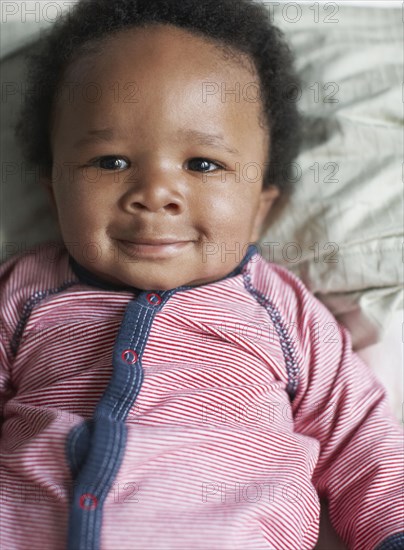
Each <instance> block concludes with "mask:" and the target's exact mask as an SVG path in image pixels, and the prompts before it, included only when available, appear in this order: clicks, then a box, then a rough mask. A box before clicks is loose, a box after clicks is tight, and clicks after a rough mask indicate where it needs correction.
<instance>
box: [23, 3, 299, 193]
mask: <svg viewBox="0 0 404 550" xmlns="http://www.w3.org/2000/svg"><path fill="white" fill-rule="evenodd" d="M150 24H169V25H174V26H177V27H180V28H183V29H185V30H188V31H190V32H192V33H194V34H197V35H198V36H201V37H205V38H207V39H209V40H211V41H212V42H213V43H214V44H215V45H216V46H218V47H219V48H220V49H222V50H223V51H224V53H225V54H226V55H227V56H229V55H232V56H233V57H234V58H235V59H236V58H237V57H239V58H240V57H242V56H240V54H246V55H247V59H249V60H250V62H251V61H252V62H253V66H254V69H255V71H256V72H257V74H258V77H259V84H260V100H261V104H262V105H261V106H262V113H263V115H262V117H261V125H263V127H265V128H266V129H267V130H268V131H269V136H270V151H269V154H268V159H267V169H266V172H265V174H264V176H263V187H264V188H266V187H268V186H269V185H275V186H276V187H278V189H279V191H280V192H281V193H282V194H284V195H286V194H288V193H291V192H292V191H293V187H294V186H293V176H292V164H293V161H294V160H295V158H296V157H297V155H298V153H299V151H300V146H301V142H302V135H303V130H302V127H303V124H302V120H303V119H302V115H301V114H300V113H299V111H298V109H297V105H296V102H295V101H294V98H293V94H294V92H295V91H296V89H298V88H300V87H301V81H300V78H299V76H298V75H297V73H296V71H295V68H294V55H293V53H292V51H291V49H290V48H289V45H288V44H287V41H286V39H285V37H284V34H283V33H282V31H281V30H280V29H279V28H278V27H276V26H275V25H274V24H273V23H272V22H271V20H270V16H269V14H268V13H267V11H266V8H265V6H264V5H263V4H259V3H256V2H254V1H253V0H181V1H178V0H79V2H78V3H77V4H75V5H74V6H73V8H72V9H71V10H70V11H69V12H66V13H64V14H63V15H62V16H61V17H60V18H59V19H58V20H57V21H56V22H55V23H54V25H52V27H50V28H49V29H47V30H46V31H45V32H44V33H43V34H42V36H41V39H40V40H38V41H37V43H36V44H35V46H34V47H33V48H32V49H31V52H30V53H28V55H27V56H26V62H27V68H28V71H27V78H28V88H29V89H30V90H31V93H30V94H29V95H27V96H26V97H25V101H24V103H23V106H22V109H21V112H20V117H19V120H18V122H17V125H16V128H15V136H16V139H17V142H18V143H19V145H20V147H21V150H22V154H23V156H24V158H25V160H26V162H27V163H28V164H30V165H33V166H35V167H36V168H38V167H39V168H40V170H41V171H42V173H44V174H45V175H46V176H48V177H49V176H50V175H51V172H52V148H51V140H50V129H51V126H52V117H53V112H54V107H55V104H56V101H55V100H56V97H57V94H58V92H59V90H60V87H61V86H62V84H63V76H64V75H65V73H66V70H67V68H68V67H71V65H72V64H73V63H74V62H75V61H77V60H78V59H79V58H80V56H82V55H85V54H86V53H88V52H94V51H96V48H97V47H100V46H101V45H102V41H103V40H105V39H107V38H108V37H110V36H111V35H112V34H114V33H116V32H119V31H121V30H124V29H127V28H133V27H145V26H148V25H150ZM244 57H245V55H244ZM262 121H263V122H262Z"/></svg>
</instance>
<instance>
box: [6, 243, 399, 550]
mask: <svg viewBox="0 0 404 550" xmlns="http://www.w3.org/2000/svg"><path fill="white" fill-rule="evenodd" d="M0 299H1V311H0V323H1V325H0V331H1V332H0V336H1V338H0V362H1V370H0V375H1V399H2V437H1V444H2V446H1V495H0V498H1V535H0V536H1V539H0V547H1V549H4V550H27V549H28V548H29V549H30V550H56V549H57V550H63V549H66V550H90V549H91V550H96V549H101V550H134V549H139V550H146V549H147V550H238V549H240V550H260V549H262V550H264V549H265V550H271V549H276V550H309V549H312V548H313V547H314V546H315V544H316V541H317V537H318V532H319V513H320V501H319V497H321V498H324V499H327V500H328V505H329V514H330V518H331V521H332V523H333V526H334V528H335V529H336V531H337V532H338V533H339V535H340V536H341V537H342V539H343V540H344V541H345V543H346V545H347V546H348V548H350V549H354V550H375V548H377V549H378V550H387V549H398V548H404V542H403V541H404V526H403V516H404V506H403V497H402V494H403V484H404V483H403V478H404V475H403V474H404V465H403V445H404V440H403V432H402V429H401V428H400V426H399V424H398V422H397V421H396V420H395V418H394V416H393V414H392V412H391V411H390V409H389V406H388V402H387V397H386V393H385V391H384V388H383V387H382V386H381V385H380V383H379V382H378V381H377V379H376V377H375V375H373V373H372V372H371V371H370V369H369V368H368V367H367V366H366V365H365V364H364V363H363V362H362V361H361V359H360V358H359V357H358V356H357V355H356V354H355V353H354V352H353V351H352V348H351V338H350V335H349V333H348V331H347V330H346V329H345V328H344V327H343V326H342V325H339V324H338V323H337V321H336V320H335V319H334V317H333V316H332V315H331V313H330V312H329V311H328V310H327V309H326V308H325V307H324V306H323V305H322V304H321V303H320V302H319V301H318V300H317V299H316V298H315V297H314V296H313V295H312V294H311V293H310V292H309V291H308V290H307V289H306V287H305V286H304V285H303V283H302V282H301V281H300V280H299V279H298V278H297V277H296V276H295V275H293V274H292V273H290V272H289V271H287V270H286V269H285V268H283V267H281V266H278V265H275V264H271V263H269V262H267V261H266V260H264V259H263V258H262V257H261V256H260V255H259V254H257V253H256V251H255V249H254V247H253V246H250V247H249V249H248V252H247V254H246V256H245V257H244V258H243V259H242V261H241V262H240V264H239V266H238V267H237V268H236V269H235V270H234V271H233V272H232V273H230V274H229V275H228V276H227V277H225V278H223V279H221V280H219V281H216V282H214V283H210V284H205V285H201V286H198V287H179V288H176V289H173V290H169V291H164V292H159V291H154V290H153V289H151V290H150V291H143V290H139V289H135V288H130V287H125V288H119V287H116V286H114V285H112V284H108V283H104V282H103V281H101V280H99V279H98V278H97V277H96V276H95V275H93V274H92V273H90V272H89V271H88V270H86V269H85V268H84V267H83V266H80V265H79V264H77V263H76V262H75V261H74V259H73V258H72V257H71V256H70V255H69V254H68V252H67V250H66V249H65V248H64V247H63V246H62V245H59V244H57V243H47V244H45V245H38V246H37V247H34V248H33V249H31V250H30V251H26V252H24V253H20V254H18V255H16V256H13V257H12V258H10V259H8V260H7V261H6V262H5V263H3V264H2V265H1V266H0Z"/></svg>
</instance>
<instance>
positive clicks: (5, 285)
mask: <svg viewBox="0 0 404 550" xmlns="http://www.w3.org/2000/svg"><path fill="white" fill-rule="evenodd" d="M69 274H70V268H69V255H68V251H67V249H66V247H65V246H64V244H63V243H60V242H56V241H49V242H46V243H41V244H37V245H34V246H31V247H30V248H29V249H27V250H25V251H23V252H19V253H17V254H14V255H13V256H12V257H10V258H8V259H7V260H6V261H4V262H3V263H2V264H0V302H1V305H2V309H3V308H6V307H7V304H9V303H10V300H12V301H13V303H14V304H17V303H19V304H21V302H24V301H25V300H27V299H28V298H29V297H30V296H32V295H33V294H35V293H39V292H46V291H47V290H49V289H52V288H56V287H58V286H60V285H61V284H63V282H64V280H65V279H66V277H67V278H68V277H69Z"/></svg>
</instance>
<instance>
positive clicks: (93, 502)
mask: <svg viewBox="0 0 404 550" xmlns="http://www.w3.org/2000/svg"><path fill="white" fill-rule="evenodd" d="M86 500H91V504H90V505H88V504H85V501H86ZM97 505H98V499H97V497H96V496H95V495H92V494H91V493H84V495H81V497H80V508H83V510H94V509H95V508H97Z"/></svg>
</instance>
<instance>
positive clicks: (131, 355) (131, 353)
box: [121, 349, 138, 365]
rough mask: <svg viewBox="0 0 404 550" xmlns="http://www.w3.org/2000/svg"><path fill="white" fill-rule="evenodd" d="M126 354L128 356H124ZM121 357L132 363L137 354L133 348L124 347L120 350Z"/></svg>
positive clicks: (135, 359) (134, 361)
mask: <svg viewBox="0 0 404 550" xmlns="http://www.w3.org/2000/svg"><path fill="white" fill-rule="evenodd" d="M126 354H129V357H127V356H126ZM121 358H122V359H123V360H124V361H125V362H126V363H128V364H130V365H133V363H136V361H137V358H138V355H137V353H136V351H135V350H133V349H125V350H124V351H123V352H122V355H121Z"/></svg>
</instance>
